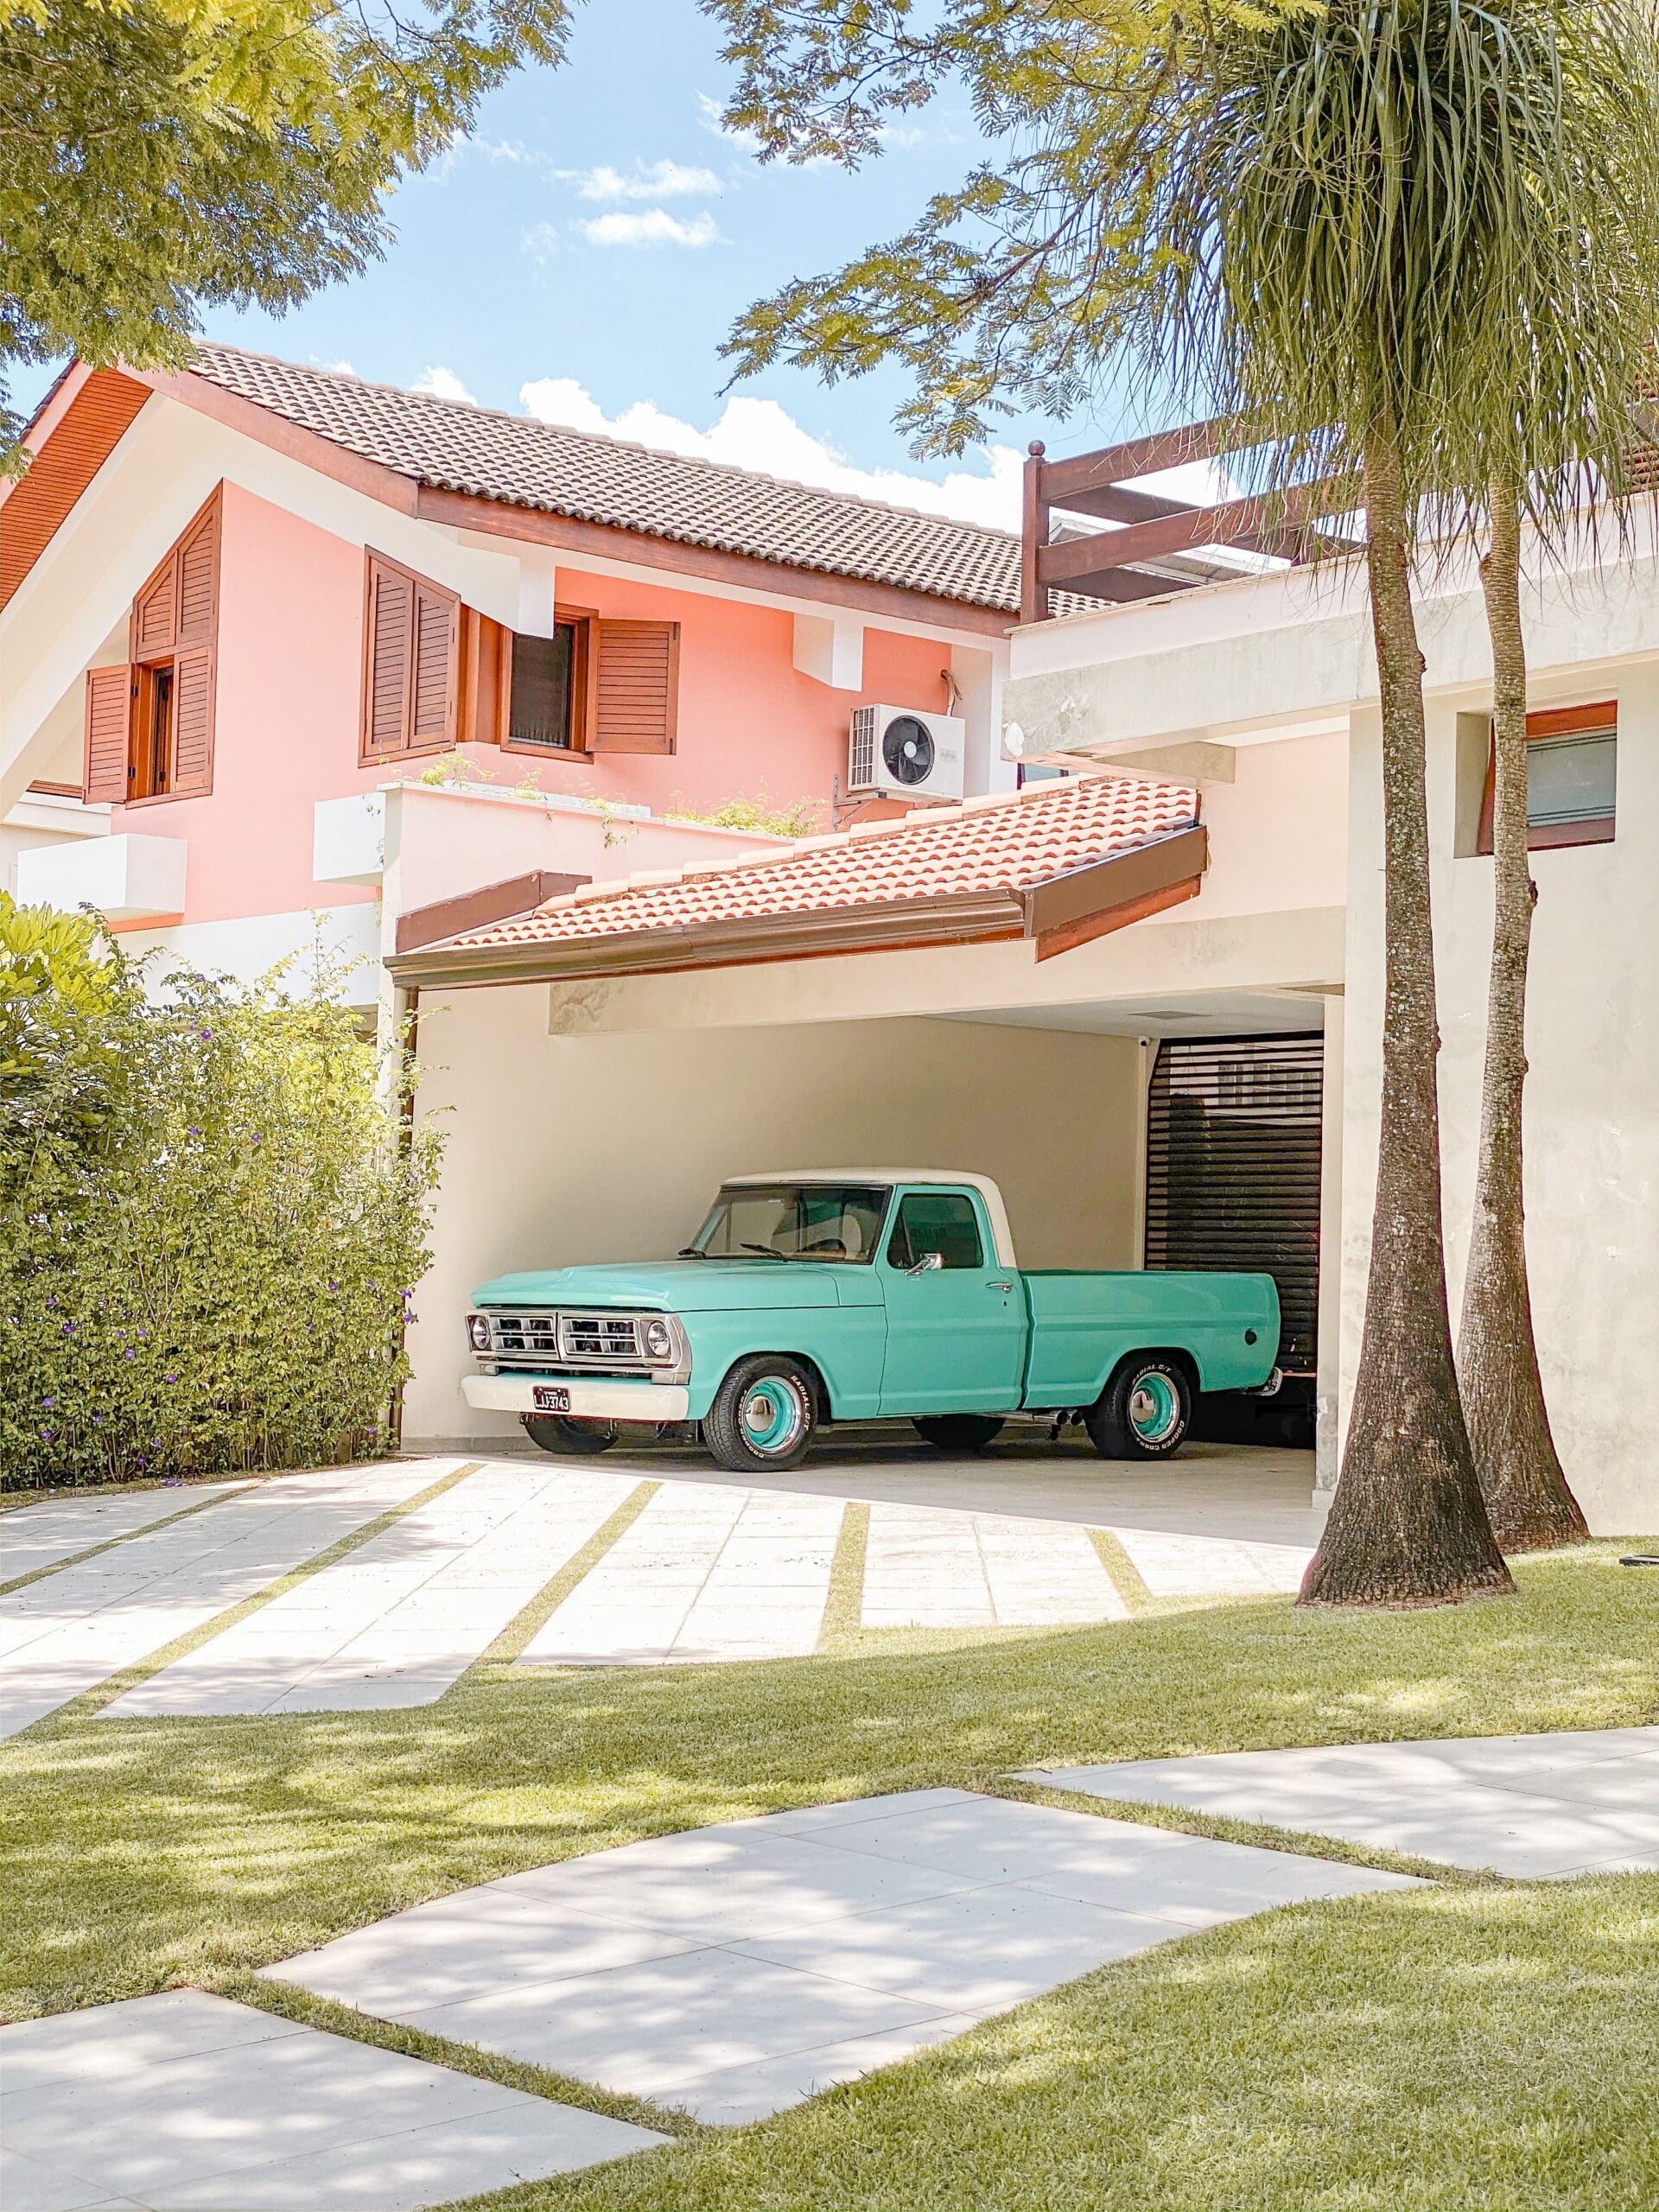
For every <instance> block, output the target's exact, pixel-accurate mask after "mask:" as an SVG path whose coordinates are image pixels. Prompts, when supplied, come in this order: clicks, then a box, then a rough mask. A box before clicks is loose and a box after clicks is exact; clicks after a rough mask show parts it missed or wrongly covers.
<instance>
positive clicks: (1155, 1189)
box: [1147, 1031, 1325, 1373]
mask: <svg viewBox="0 0 1659 2212" xmlns="http://www.w3.org/2000/svg"><path fill="white" fill-rule="evenodd" d="M1324 1065H1325V1039H1324V1038H1323V1037H1322V1036H1321V1035H1320V1034H1319V1033H1318V1032H1317V1031H1315V1032H1314V1033H1312V1034H1311V1035H1307V1036H1296V1037H1194V1038H1181V1039H1171V1040H1166V1042H1164V1043H1163V1044H1161V1045H1160V1046H1159V1047H1158V1058H1157V1060H1156V1062H1155V1064H1154V1068H1153V1077H1152V1088H1151V1091H1150V1094H1149V1096H1148V1098H1147V1267H1149V1268H1228V1269H1239V1270H1243V1271H1244V1272H1246V1273H1250V1274H1270V1275H1272V1276H1273V1278H1274V1281H1276V1282H1277V1284H1278V1286H1279V1303H1280V1306H1281V1311H1282V1313H1283V1317H1284V1334H1283V1336H1282V1338H1281V1342H1280V1351H1279V1364H1280V1365H1281V1367H1282V1368H1283V1369H1284V1370H1286V1372H1287V1373H1298V1372H1302V1373H1306V1372H1311V1371H1312V1370H1313V1364H1314V1360H1315V1356H1316V1352H1317V1334H1318V1316H1319V1119H1320V1101H1321V1096H1322V1093H1323V1090H1324Z"/></svg>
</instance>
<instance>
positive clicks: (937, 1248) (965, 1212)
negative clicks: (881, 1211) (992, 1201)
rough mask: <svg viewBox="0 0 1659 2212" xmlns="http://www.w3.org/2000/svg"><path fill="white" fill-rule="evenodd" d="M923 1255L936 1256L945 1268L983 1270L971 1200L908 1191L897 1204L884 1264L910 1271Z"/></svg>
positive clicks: (952, 1194) (955, 1193)
mask: <svg viewBox="0 0 1659 2212" xmlns="http://www.w3.org/2000/svg"><path fill="white" fill-rule="evenodd" d="M925 1252H937V1253H938V1255H939V1256H940V1258H941V1260H942V1261H943V1262H944V1265H945V1266H946V1267H947V1268H982V1267H983V1266H984V1264H985V1255H984V1249H983V1247H982V1245H981V1243H980V1241H979V1219H978V1217H977V1215H976V1213H975V1211H974V1203H973V1200H972V1199H971V1198H964V1197H963V1195H962V1193H961V1192H958V1191H911V1192H906V1195H905V1197H904V1198H901V1199H900V1200H899V1214H898V1218H897V1220H896V1221H895V1222H894V1224H893V1235H892V1236H891V1237H890V1238H889V1239H888V1242H887V1264H888V1266H889V1267H893V1268H913V1267H915V1266H916V1265H917V1264H918V1262H919V1261H920V1259H921V1257H922V1255H923V1254H924V1253H925Z"/></svg>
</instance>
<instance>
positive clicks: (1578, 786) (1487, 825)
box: [1475, 702, 1618, 853]
mask: <svg viewBox="0 0 1659 2212" xmlns="http://www.w3.org/2000/svg"><path fill="white" fill-rule="evenodd" d="M1494 766H1495V764H1494V762H1493V761H1492V760H1491V756H1490V754H1489V758H1488V764H1487V770H1486V790H1485V795H1484V799H1483V802H1482V805H1481V817H1480V836H1479V839H1478V842H1477V845H1476V848H1475V849H1476V850H1477V851H1478V852H1482V853H1490V852H1491V849H1492V796H1493V784H1494ZM1617 802H1618V707H1617V705H1615V704H1614V703H1612V702H1604V703H1602V704H1600V705H1598V706H1591V707H1563V708H1553V709H1544V710H1543V711H1541V712H1540V713H1537V714H1531V715H1528V716H1527V842H1528V844H1529V846H1530V847H1531V848H1532V849H1533V850H1534V851H1537V850H1538V849H1540V848H1541V847H1547V846H1551V845H1605V844H1609V843H1611V841H1612V838H1613V835H1614V827H1615V816H1616V811H1617Z"/></svg>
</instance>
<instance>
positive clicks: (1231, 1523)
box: [0, 1440, 1318, 1733]
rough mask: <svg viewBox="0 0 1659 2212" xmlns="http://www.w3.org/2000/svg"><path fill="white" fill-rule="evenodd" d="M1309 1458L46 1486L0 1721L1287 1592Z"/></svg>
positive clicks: (1305, 1538)
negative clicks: (120, 1496) (52, 1496)
mask: <svg viewBox="0 0 1659 2212" xmlns="http://www.w3.org/2000/svg"><path fill="white" fill-rule="evenodd" d="M1311 1471H1312V1470H1311V1464H1310V1462H1309V1459H1308V1458H1307V1455H1306V1454H1304V1453H1296V1452H1268V1451H1252V1450H1249V1449H1248V1448H1246V1447H1243V1446H1199V1447H1196V1448H1194V1449H1192V1451H1191V1452H1188V1453H1185V1454H1183V1456H1182V1457H1181V1458H1180V1459H1177V1460H1175V1461H1173V1462H1171V1463H1169V1464H1167V1465H1164V1466H1161V1467H1158V1468H1146V1467H1133V1468H1131V1467H1119V1466H1113V1465H1108V1464H1106V1463H1104V1462H1102V1461H1101V1460H1099V1459H1096V1458H1095V1457H1094V1456H1093V1454H1092V1453H1090V1452H1084V1451H1081V1450H1077V1449H1068V1448H1067V1447H1066V1446H1060V1447H1058V1448H1053V1447H1046V1446H1039V1447H1038V1448H1036V1449H1032V1448H1030V1447H1028V1446H1027V1447H1025V1448H1020V1447H1018V1446H1004V1447H1002V1448H1001V1449H998V1450H995V1451H993V1452H988V1453H987V1454H985V1455H983V1456H982V1457H979V1458H974V1457H966V1458H963V1459H944V1458H941V1457H940V1456H939V1455H938V1454H936V1453H934V1452H930V1451H928V1450H927V1449H926V1448H925V1447H920V1446H918V1447H917V1448H915V1449H908V1448H900V1449H899V1450H894V1449H893V1448H892V1446H891V1445H890V1444H887V1443H886V1442H885V1440H884V1442H883V1445H881V1446H877V1447H876V1448H875V1449H874V1450H872V1449H870V1448H868V1446H867V1447H866V1448H864V1449H862V1450H860V1449H858V1448H856V1447H855V1446H849V1445H847V1444H844V1443H841V1442H837V1443H836V1444H835V1445H833V1446H826V1447H823V1448H822V1449H820V1450H819V1451H818V1452H816V1453H815V1454H814V1455H813V1456H812V1458H811V1459H810V1461H809V1462H808V1463H807V1464H806V1465H804V1466H803V1467H801V1468H798V1469H797V1470H795V1471H793V1472H792V1473H790V1474H788V1475H782V1476H778V1477H775V1478H770V1479H769V1480H767V1481H766V1482H764V1483H761V1482H752V1483H748V1484H734V1483H733V1482H732V1481H731V1480H730V1479H729V1478H727V1477H725V1476H723V1475H721V1474H720V1473H719V1472H718V1471H716V1470H715V1469H714V1468H712V1467H711V1466H710V1465H709V1461H708V1460H707V1459H705V1458H703V1457H702V1455H701V1454H696V1453H691V1452H665V1451H653V1452H645V1453H641V1454H638V1455H627V1454H624V1453H621V1452H611V1453H607V1454H605V1455H603V1456H601V1457H600V1458H597V1459H592V1460H574V1459H573V1460H560V1459H550V1458H548V1457H546V1456H544V1455H543V1454H541V1453H539V1452H537V1453H535V1454H534V1455H533V1456H531V1457H528V1458H525V1457H520V1456H518V1455H514V1456H512V1457H509V1458H502V1459H489V1460H478V1459H427V1460H403V1461H397V1462H393V1463H391V1464H388V1465H379V1466H375V1467H365V1468H358V1469H346V1470H332V1471H320V1472H317V1473H313V1474H305V1475H295V1476H282V1477H276V1478H271V1479H270V1480H268V1481H264V1482H254V1483H248V1484H243V1485H239V1486H236V1487H231V1486H226V1485H218V1486H214V1487H213V1488H205V1489H187V1490H175V1491H168V1492H155V1491H149V1492H142V1493H135V1494H134V1500H135V1501H136V1500H137V1498H140V1497H142V1498H144V1499H147V1500H149V1501H151V1502H152V1503H151V1504H150V1505H147V1506H145V1507H143V1508H140V1507H139V1506H138V1505H137V1503H131V1504H130V1510H124V1511H123V1512H122V1513H120V1514H118V1515H112V1514H111V1511H110V1509H109V1503H108V1501H106V1500H103V1499H93V1498H88V1499H84V1500H76V1499H73V1498H67V1499H57V1500H54V1501H52V1502H50V1503H43V1504H41V1505H38V1506H32V1507H24V1508H20V1509H18V1510H15V1511H13V1512H10V1513H8V1514H6V1515H5V1516H0V1573H4V1574H6V1575H8V1576H10V1578H12V1579H13V1580H14V1582H16V1583H17V1585H18V1586H15V1587H13V1588H11V1589H10V1590H4V1591H0V1713H3V1726H0V1732H4V1733H15V1732H16V1731H17V1730H18V1729H19V1728H22V1727H24V1726H29V1724H30V1723H32V1722H33V1721H35V1720H36V1719H41V1718H42V1717H44V1716H45V1715H46V1714H48V1713H51V1712H53V1711H54V1710H56V1709H57V1708H58V1707H60V1706H62V1705H64V1704H65V1703H67V1701H68V1700H71V1699H73V1698H75V1697H79V1696H82V1695H85V1694H92V1693H97V1692H98V1691H99V1688H100V1686H101V1685H105V1684H111V1683H113V1684H114V1687H115V1688H116V1689H117V1691H118V1694H115V1695H113V1696H111V1695H109V1694H107V1693H105V1696H106V1701H105V1705H104V1707H103V1708H102V1709H103V1711H104V1712H105V1713H106V1714H107V1715H108V1716H109V1717H110V1718H111V1719H139V1718H143V1717H145V1716H150V1715H158V1714H163V1713H198V1714H207V1713H296V1712H307V1711H312V1712H315V1711H345V1710H353V1709H356V1710H361V1709H365V1708H371V1707H398V1706H411V1705H423V1704H429V1703H430V1702H431V1701H432V1700H434V1699H435V1698H437V1697H440V1696H442V1694H443V1693H444V1691H445V1690H446V1689H448V1688H449V1687H450V1686H451V1684H452V1683H454V1681H456V1680H457V1679H458V1678H459V1677H460V1676H461V1675H462V1674H463V1673H464V1672H465V1671H466V1669H467V1668H468V1667H470V1666H471V1665H473V1664H474V1662H475V1661H477V1660H478V1659H479V1658H480V1657H481V1656H483V1655H484V1654H485V1653H486V1651H488V1650H489V1649H491V1648H492V1646H493V1645H494V1644H495V1643H497V1642H498V1640H499V1639H501V1638H503V1637H508V1638H509V1642H508V1643H507V1645H506V1646H505V1648H504V1651H503V1653H502V1655H501V1656H518V1658H519V1660H520V1662H521V1663H523V1664H524V1665H526V1666H532V1667H533V1666H571V1665H589V1666H591V1665H611V1666H640V1665H654V1664H655V1665H660V1664H663V1663H664V1662H672V1663H684V1662H716V1661H733V1660H753V1659H769V1658H789V1657H807V1656H810V1655H811V1654H812V1653H813V1652H814V1651H816V1650H817V1649H819V1647H820V1645H821V1643H822V1642H823V1638H824V1637H825V1635H826V1632H827V1630H826V1624H827V1623H829V1622H830V1621H831V1620H832V1618H833V1621H834V1622H835V1624H836V1625H837V1627H838V1628H839V1629H841V1630H846V1629H849V1628H859V1627H861V1628H864V1629H868V1630H891V1629H915V1628H924V1629H933V1630H987V1629H990V1630H995V1629H999V1628H1004V1629H1006V1628H1014V1629H1020V1628H1023V1629H1029V1630H1036V1629H1044V1628H1058V1627H1065V1626H1068V1625H1077V1624H1087V1623H1090V1622H1103V1621H1113V1620H1122V1619H1123V1618H1127V1617H1128V1614H1129V1613H1130V1612H1131V1611H1134V1610H1135V1609H1136V1607H1137V1606H1139V1605H1143V1604H1145V1603H1146V1602H1147V1600H1148V1599H1154V1600H1155V1599H1181V1598H1192V1597H1217V1596H1239V1595H1262V1594H1266V1593H1268V1592H1288V1591H1291V1590H1294V1588H1295V1586H1296V1584H1297V1582H1298V1581H1299V1580H1300V1576H1301V1573H1302V1570H1303V1568H1304V1567H1305V1566H1306V1561H1307V1559H1308V1557H1309V1554H1310V1553H1311V1551H1312V1548H1313V1543H1314V1541H1315V1539H1316V1536H1317V1533H1318V1531H1317V1523H1316V1521H1315V1518H1314V1516H1313V1510H1312V1507H1311V1505H1310V1503H1309V1502H1308V1499H1309V1483H1310V1480H1311ZM157 1499H161V1500H163V1501H164V1502H165V1503H167V1505H168V1509H169V1510H168V1512H165V1513H164V1512H162V1511H160V1510H159V1509H156V1508H155V1505H154V1502H155V1501H156V1500H157ZM120 1503H122V1505H123V1506H124V1508H129V1501H127V1500H122V1501H120ZM54 1561H55V1562H57V1563H56V1564H54ZM23 1577H28V1578H29V1579H27V1580H22V1578H23ZM117 1677H123V1678H124V1679H123V1680H122V1681H118V1682H117V1681H115V1678H117Z"/></svg>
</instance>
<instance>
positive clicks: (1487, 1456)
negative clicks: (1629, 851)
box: [1458, 484, 1590, 1552]
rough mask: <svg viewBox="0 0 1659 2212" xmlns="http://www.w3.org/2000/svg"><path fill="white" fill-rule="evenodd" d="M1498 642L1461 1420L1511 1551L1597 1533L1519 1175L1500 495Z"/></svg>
mask: <svg viewBox="0 0 1659 2212" xmlns="http://www.w3.org/2000/svg"><path fill="white" fill-rule="evenodd" d="M1480 582H1481V588H1482V590H1483V591H1484V594H1485V597H1486V624H1487V628H1488V629H1489V631H1490V632H1491V640H1492V677H1493V686H1492V753H1493V760H1494V779H1493V796H1492V867H1493V874H1494V878H1495V882H1496V893H1497V899H1496V907H1497V911H1496V914H1495V918H1494V922H1493V928H1492V972H1491V984H1490V986H1489V989H1488V994H1487V1002H1486V1065H1485V1071H1484V1078H1483V1084H1482V1090H1481V1102H1480V1164H1479V1167H1478V1173H1477V1179H1476V1184H1475V1218H1474V1227H1473V1230H1472V1232H1471V1238H1470V1244H1469V1272H1468V1274H1466V1276H1465V1278H1464V1285H1463V1324H1462V1326H1461V1328H1460V1329H1459V1332H1458V1372H1459V1379H1460V1381H1461V1383H1462V1385H1463V1406H1464V1414H1465V1419H1466V1420H1467V1421H1468V1424H1469V1442H1470V1445H1471V1448H1472V1450H1473V1452H1474V1455H1475V1468H1476V1471H1477V1473H1478V1476H1479V1478H1480V1489H1481V1495H1482V1497H1484V1499H1485V1501H1486V1512H1487V1516H1488V1518H1489V1519H1490V1520H1491V1524H1492V1531H1493V1534H1494V1535H1496V1536H1497V1541H1498V1542H1499V1543H1500V1544H1502V1546H1503V1548H1504V1550H1505V1551H1507V1552H1516V1551H1538V1550H1541V1549H1542V1548H1545V1547H1546V1546H1548V1545H1553V1544H1577V1543H1582V1542H1584V1541H1586V1538H1587V1537H1588V1535H1589V1533H1590V1532H1589V1530H1588V1529H1586V1526H1585V1521H1584V1516H1583V1514H1582V1513H1581V1512H1580V1510H1579V1504H1578V1500H1577V1499H1576V1498H1575V1497H1573V1493H1572V1491H1570V1490H1569V1489H1568V1488H1567V1477H1566V1475H1565V1474H1564V1473H1563V1472H1562V1471H1561V1463H1560V1458H1559V1457H1558V1456H1557V1453H1556V1450H1555V1440H1554V1437H1553V1436H1552V1435H1551V1434H1550V1431H1549V1412H1548V1408H1547V1407H1546V1405H1545V1403H1544V1386H1543V1383H1542V1380H1541V1377H1540V1376H1539V1373H1538V1351H1537V1346H1536V1344H1535V1342H1534V1338H1533V1330H1532V1297H1531V1294H1530V1292H1529V1288H1528V1284H1527V1243H1526V1221H1525V1211H1524V1202H1523V1198H1522V1174H1521V1101H1522V1090H1523V1087H1524V1085H1525V1083H1526V1078H1527V1048H1526V1008H1527V960H1528V955H1529V951H1530V949H1531V943H1532V911H1533V907H1534V905H1535V902H1536V899H1537V887H1536V885H1535V883H1534V882H1533V880H1532V871H1531V868H1530V865H1529V860H1528V845H1527V652H1526V640H1525V638H1524V636H1523V634H1522V627H1521V526H1520V501H1519V499H1518V497H1517V496H1516V487H1515V486H1514V485H1513V484H1500V485H1497V486H1494V488H1493V493H1492V542H1491V548H1490V550H1488V552H1487V554H1486V557H1485V558H1484V561H1482V563H1481V564H1480Z"/></svg>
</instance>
